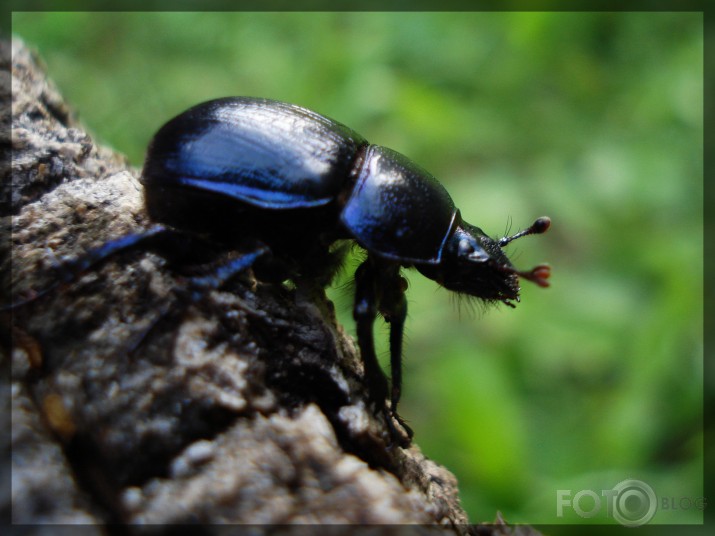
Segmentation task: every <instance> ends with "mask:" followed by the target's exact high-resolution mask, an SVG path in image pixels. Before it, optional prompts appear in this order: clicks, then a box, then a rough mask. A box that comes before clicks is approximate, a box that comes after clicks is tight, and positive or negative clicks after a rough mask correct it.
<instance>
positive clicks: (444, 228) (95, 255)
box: [68, 97, 550, 444]
mask: <svg viewBox="0 0 715 536" xmlns="http://www.w3.org/2000/svg"><path fill="white" fill-rule="evenodd" d="M141 181H142V184H143V187H144V199H145V207H146V210H147V212H148V215H149V217H150V219H151V220H153V221H154V222H156V225H154V226H153V227H151V228H150V229H148V230H147V231H144V232H140V233H137V234H135V235H129V236H126V237H122V238H119V239H117V240H113V241H110V242H108V243H107V244H105V245H104V246H102V247H100V248H98V249H97V250H94V251H93V252H90V253H89V254H88V255H87V256H86V257H84V258H83V259H82V260H81V261H79V262H78V263H76V265H75V266H74V268H73V270H72V271H73V272H75V273H76V272H79V271H81V270H84V269H86V268H88V267H89V266H90V265H92V264H94V263H96V262H99V261H101V260H103V259H105V258H107V257H109V256H110V255H113V254H114V253H116V252H118V251H122V250H125V249H129V248H133V247H137V246H139V245H141V244H145V243H148V242H150V241H155V240H157V239H160V238H162V237H164V236H168V235H172V234H173V235H175V234H176V233H181V234H185V235H187V236H191V237H195V238H199V239H208V240H210V241H211V242H213V243H218V244H220V245H221V248H222V249H225V250H238V251H241V252H244V253H243V254H241V255H238V256H237V257H235V258H233V259H232V260H231V261H230V262H228V263H227V264H225V265H223V266H222V267H221V268H220V269H219V270H218V271H217V272H216V273H214V274H213V275H211V276H209V277H205V278H202V279H201V282H202V284H203V286H208V287H212V288H216V287H219V286H220V285H222V284H223V283H224V282H225V281H226V280H227V279H229V278H230V277H232V276H233V275H235V274H237V273H239V272H241V271H244V270H246V269H247V268H249V267H250V266H253V267H254V269H255V271H256V274H257V277H259V278H260V279H266V280H267V281H276V282H279V281H283V280H286V279H293V280H299V279H301V278H307V279H315V280H317V281H319V282H320V284H321V285H326V284H328V283H329V282H330V280H331V278H332V276H333V275H334V273H335V271H336V266H339V264H340V261H341V260H342V257H343V255H344V253H343V250H342V249H340V248H336V247H335V244H337V243H340V242H341V241H345V240H347V241H354V242H355V243H357V244H358V245H359V246H360V247H361V248H362V249H364V250H365V251H366V253H367V255H366V258H365V260H364V261H363V262H362V264H360V266H359V267H358V269H357V270H356V272H355V301H354V309H353V316H354V318H355V321H356V329H357V340H358V346H359V349H360V353H361V357H362V360H363V363H364V371H365V372H364V373H365V379H366V382H367V385H368V388H369V393H370V400H371V402H372V404H373V405H374V408H375V410H376V411H377V412H381V413H383V414H384V416H385V420H386V422H387V425H388V429H389V431H390V433H391V434H392V435H393V437H399V436H400V434H398V432H397V430H396V428H395V426H394V424H393V422H392V418H395V420H396V421H397V422H398V423H399V424H400V425H401V426H402V427H403V429H404V431H405V432H406V433H407V436H408V437H409V438H411V437H412V431H411V430H410V428H409V427H408V426H407V425H406V424H405V422H404V421H403V420H402V419H401V418H400V417H399V415H398V414H397V406H398V402H399V400H400V395H401V388H402V373H401V371H402V339H403V329H404V324H405V318H406V315H407V304H406V299H405V290H406V287H407V283H406V280H405V279H404V278H403V276H402V274H401V270H402V268H412V267H413V268H416V269H417V271H419V272H420V273H421V274H423V275H424V276H426V277H428V278H430V279H432V280H434V281H436V282H437V283H439V284H440V285H442V286H443V287H445V288H447V289H449V290H452V291H455V292H458V293H463V294H467V295H469V296H473V297H476V298H479V299H481V300H484V301H486V302H502V303H505V304H507V305H509V306H512V307H513V306H514V302H518V301H519V291H520V288H519V277H522V278H525V279H527V280H530V281H532V282H535V283H536V284H538V285H540V286H542V287H546V286H548V278H549V275H550V268H549V266H548V265H545V264H540V265H538V266H536V267H535V268H533V269H532V270H529V271H520V270H517V269H516V268H514V266H513V265H512V264H511V262H510V261H509V259H508V257H507V256H506V254H505V253H504V251H503V248H504V247H505V246H506V245H507V244H509V243H510V242H511V241H513V240H515V239H516V238H519V237H521V236H525V235H528V234H538V233H543V232H545V231H546V230H547V229H548V228H549V225H550V220H549V219H548V218H545V217H542V218H539V219H537V220H536V221H535V222H534V224H532V225H531V226H530V227H529V228H527V229H525V230H523V231H521V232H519V233H517V234H515V235H513V236H509V237H504V238H501V239H492V238H490V237H489V236H487V235H486V234H485V233H484V232H483V231H482V230H481V229H480V228H479V227H476V226H474V225H471V224H469V223H467V222H466V221H464V220H463V219H462V217H461V214H460V211H459V210H458V209H457V208H456V207H455V204H454V202H453V201H452V198H451V197H450V195H449V194H448V193H447V190H446V189H445V188H444V187H443V186H442V185H441V184H440V183H439V182H438V181H437V180H436V179H435V178H434V177H433V176H432V175H431V174H429V173H428V172H427V171H425V170H424V169H423V168H421V167H420V166H418V165H417V164H415V163H414V162H412V161H411V160H410V159H408V158H407V157H406V156H404V155H402V154H400V153H398V152H396V151H393V150H392V149H388V148H386V147H382V146H379V145H372V144H369V143H368V142H367V141H366V139H365V138H363V137H362V136H361V135H360V134H358V133H357V132H355V131H354V130H352V129H350V128H348V127H347V126H345V125H343V124H342V123H339V122H337V121H335V120H333V119H330V118H328V117H325V116H323V115H320V114H318V113H316V112H314V111H311V110H308V109H306V108H303V107H300V106H296V105H294V104H288V103H283V102H278V101H275V100H268V99H263V98H252V97H228V98H222V99H217V100H211V101H208V102H204V103H202V104H198V105H196V106H194V107H192V108H190V109H188V110H187V111H185V112H183V113H181V114H179V115H178V116H176V117H175V118H173V119H171V120H170V121H169V122H167V123H166V124H165V125H164V126H162V127H161V128H160V129H159V131H158V132H157V133H156V134H155V136H154V137H153V139H152V141H151V142H150V144H149V148H148V152H147V157H146V160H145V163H144V167H143V170H142V175H141ZM68 278H69V276H68ZM378 313H379V314H381V315H382V316H383V318H384V319H385V321H387V322H388V323H389V324H390V337H389V342H390V344H389V349H390V367H391V376H392V379H391V388H389V387H388V381H387V378H386V376H385V375H384V374H383V372H382V370H381V368H380V366H379V364H378V361H377V358H376V355H375V348H374V340H373V324H374V321H375V319H376V317H377V315H378ZM388 398H389V400H390V404H389V408H388V406H387V405H386V401H387V399H388ZM408 442H409V441H408ZM403 444H404V442H403Z"/></svg>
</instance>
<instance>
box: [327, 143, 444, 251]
mask: <svg viewBox="0 0 715 536" xmlns="http://www.w3.org/2000/svg"><path fill="white" fill-rule="evenodd" d="M455 213H456V209H455V207H454V202H453V201H452V198H451V197H450V196H449V194H448V193H447V190H445V188H444V186H442V185H441V184H440V183H439V182H438V181H437V179H435V178H434V177H433V176H432V175H430V174H429V173H428V172H427V171H425V170H424V169H422V168H421V167H420V166H418V165H417V164H415V163H414V162H412V161H411V160H410V159H409V158H407V157H406V156H404V155H402V154H400V153H398V152H396V151H393V150H392V149H388V148H387V147H380V146H379V145H371V146H370V147H369V148H368V150H367V154H366V155H365V159H364V160H363V163H362V168H361V170H360V172H359V176H358V180H357V183H356V184H355V188H354V189H353V192H352V195H351V196H350V198H349V200H348V202H347V204H346V205H345V208H344V209H343V212H342V215H341V219H342V222H343V224H344V225H345V226H346V227H347V228H348V229H349V230H350V232H351V233H352V235H353V236H354V237H355V238H356V239H357V241H358V242H359V243H360V244H361V245H362V246H363V247H365V248H366V249H368V250H369V251H372V252H375V253H378V254H380V255H382V256H384V257H388V258H394V259H395V260H398V261H400V262H402V263H410V262H417V263H435V262H438V261H439V259H440V256H441V253H442V246H443V244H444V241H445V239H446V238H447V235H448V234H449V231H450V228H451V226H452V221H453V220H454V215H455Z"/></svg>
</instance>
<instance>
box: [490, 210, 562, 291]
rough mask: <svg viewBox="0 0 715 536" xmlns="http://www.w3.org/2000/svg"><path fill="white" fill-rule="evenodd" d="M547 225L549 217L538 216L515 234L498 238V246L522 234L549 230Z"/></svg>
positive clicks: (549, 222) (504, 244) (548, 224)
mask: <svg viewBox="0 0 715 536" xmlns="http://www.w3.org/2000/svg"><path fill="white" fill-rule="evenodd" d="M549 227H551V218H549V217H548V216H542V217H541V218H538V219H537V220H536V221H535V222H534V223H532V224H531V226H530V227H529V228H527V229H524V230H523V231H519V232H518V233H516V234H515V235H512V236H505V237H504V238H502V239H501V240H499V247H500V248H503V247H504V246H506V245H507V244H508V243H509V242H513V241H514V240H516V239H517V238H521V237H522V236H527V235H531V234H541V233H545V232H546V231H548V230H549ZM527 279H528V278H527Z"/></svg>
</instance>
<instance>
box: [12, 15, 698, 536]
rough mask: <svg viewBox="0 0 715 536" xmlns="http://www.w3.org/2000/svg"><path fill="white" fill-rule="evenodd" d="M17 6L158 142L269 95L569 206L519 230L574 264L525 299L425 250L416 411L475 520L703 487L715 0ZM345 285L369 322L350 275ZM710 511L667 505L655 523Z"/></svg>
mask: <svg viewBox="0 0 715 536" xmlns="http://www.w3.org/2000/svg"><path fill="white" fill-rule="evenodd" d="M12 27H13V32H14V33H15V34H16V35H18V36H20V37H22V38H23V39H25V40H26V41H27V42H28V44H30V45H31V46H33V47H35V48H36V49H37V50H38V51H39V52H40V55H41V56H42V58H43V59H44V61H45V62H46V64H47V66H48V70H49V73H50V75H51V76H52V77H53V78H54V80H55V81H56V82H57V84H58V85H59V87H60V89H61V90H62V92H63V93H64V94H65V96H66V98H67V99H68V100H69V102H70V103H72V105H73V106H74V107H75V109H76V110H77V111H78V113H79V116H80V118H81V120H82V121H83V122H84V123H85V124H86V125H87V126H88V128H89V130H90V131H91V132H92V133H93V134H94V135H95V136H96V138H97V139H98V140H99V141H101V142H103V143H106V144H109V145H111V146H113V147H114V148H115V149H117V150H119V151H121V152H124V153H125V154H127V155H128V157H129V159H130V160H131V162H132V163H133V164H134V165H136V166H139V165H141V163H142V159H143V155H144V150H145V147H146V144H147V142H148V140H149V138H150V137H151V136H152V134H153V133H154V132H155V131H156V129H157V128H158V127H159V126H160V125H161V124H162V123H163V122H164V121H165V120H167V119H168V118H170V117H172V116H173V115H175V114H177V113H179V112H180V111H182V110H184V109H185V108H187V107H189V106H190V105H193V104H195V103H198V102H200V101H203V100H206V99H210V98H214V97H219V96H226V95H255V96H265V97H270V98H274V99H280V100H285V101H289V102H294V103H298V104H301V105H304V106H307V107H310V108H313V109H315V110H317V111H319V112H321V113H323V114H325V115H328V116H330V117H333V118H335V119H337V120H339V121H341V122H343V123H345V124H347V125H350V126H351V127H353V128H354V129H356V130H357V131H358V132H360V133H362V134H363V135H364V136H365V137H367V138H368V139H369V140H370V141H371V142H373V143H377V144H380V145H386V146H388V147H391V148H393V149H396V150H398V151H400V152H402V153H404V154H406V155H408V156H411V157H412V158H413V159H414V160H416V161H417V162H419V163H420V164H421V165H422V166H423V167H425V168H427V169H428V170H430V171H431V172H432V173H433V174H434V175H435V176H437V177H438V178H439V179H440V180H441V181H442V182H443V183H444V184H445V185H446V187H447V189H448V190H449V191H450V192H451V194H452V196H453V198H454V199H455V201H456V203H457V205H458V206H459V207H460V208H461V211H462V214H463V216H464V217H465V219H467V220H468V221H469V222H471V223H474V224H476V225H478V226H480V227H482V228H483V229H484V230H485V231H486V232H487V233H489V234H491V235H497V236H501V235H503V234H504V233H505V232H506V229H507V228H508V227H509V226H510V225H511V229H512V231H514V230H517V229H518V228H522V227H525V226H527V225H529V224H530V223H531V222H532V221H533V220H534V219H535V218H536V217H538V216H541V215H549V216H551V218H552V220H553V227H552V230H551V231H550V232H549V233H547V234H546V235H543V236H538V237H531V238H525V239H523V240H520V241H518V242H516V243H515V244H514V245H513V246H510V247H509V252H510V256H511V257H512V260H515V263H516V264H517V265H518V266H520V267H523V268H530V267H531V266H533V265H535V264H537V263H539V262H543V261H548V262H549V263H550V264H551V265H552V267H553V276H552V287H551V288H550V289H548V290H542V289H539V288H537V287H535V286H533V285H530V284H529V283H525V284H524V288H523V295H522V303H521V304H519V306H518V307H517V308H516V309H515V310H511V309H509V308H507V307H503V306H502V307H496V308H491V309H489V310H488V311H486V310H483V309H482V308H480V307H476V308H472V309H470V308H469V307H468V306H466V305H467V304H462V306H461V307H460V306H459V304H458V303H457V302H458V300H455V299H454V297H453V296H451V295H450V293H448V292H447V291H444V290H438V289H437V285H436V284H435V283H433V282H431V281H429V280H426V279H424V278H422V277H421V276H420V275H419V274H417V273H416V272H414V273H411V274H409V275H410V283H411V289H410V291H409V306H410V317H409V319H408V326H407V334H406V337H407V339H406V341H407V343H406V348H405V379H404V383H405V389H404V399H403V402H402V405H401V414H402V415H403V416H404V417H405V418H407V419H408V420H409V421H410V423H411V425H412V427H413V428H414V430H415V433H416V435H415V439H416V442H417V443H418V444H419V446H420V447H421V448H422V449H423V451H424V452H425V453H426V454H427V455H428V456H429V457H431V458H433V459H434V460H436V461H438V462H439V463H442V464H444V465H446V466H447V467H448V468H450V469H451V470H452V471H453V472H454V473H455V474H456V475H457V477H458V478H459V481H460V486H461V492H462V501H463V503H464V506H465V507H466V509H467V510H468V512H469V514H470V518H471V521H473V522H479V521H490V520H492V519H494V516H495V513H496V511H497V510H500V511H501V512H502V513H503V514H504V516H505V518H506V519H507V520H508V521H510V522H529V523H560V522H569V523H582V522H586V521H588V522H597V523H613V520H612V519H610V518H608V517H607V515H606V511H605V507H604V508H602V509H601V511H600V512H599V514H598V515H597V516H596V517H594V518H592V519H588V520H586V519H581V518H580V517H579V516H578V515H576V514H575V513H574V511H573V509H571V508H568V507H567V508H565V510H564V517H563V518H559V517H557V515H556V493H557V490H564V489H565V490H572V496H573V495H574V494H575V493H576V492H578V491H579V490H583V489H590V490H595V491H596V493H597V494H600V493H601V490H604V489H605V490H607V489H611V488H613V486H614V485H616V484H617V483H618V482H620V481H622V480H624V479H627V478H637V479H640V480H643V481H644V482H646V483H648V484H649V485H650V486H652V487H653V488H654V489H655V491H656V493H657V494H658V497H659V501H660V498H661V497H673V498H675V499H676V500H679V499H680V498H681V497H689V498H696V497H700V496H702V495H703V426H702V418H703V414H702V413H703V346H702V339H703V329H702V326H703V323H702V318H703V317H702V312H703V281H702V277H703V273H702V265H703V255H702V252H703V234H702V221H703V220H702V218H703V214H702V208H703V197H702V195H703V194H702V189H703V72H702V64H703V18H702V15H701V14H698V13H448V14H437V13H336V14H331V13H170V14H164V13H141V14H139V13H137V14H118V13H64V14H60V13H53V14H44V13H15V14H13V19H12ZM331 296H332V297H333V298H334V299H335V301H336V302H337V304H338V308H339V310H340V314H341V319H342V320H343V321H344V323H345V324H348V325H351V324H352V320H351V318H350V296H349V293H347V292H346V290H345V288H344V287H343V288H342V289H341V285H340V284H338V285H337V286H336V289H334V290H332V291H331ZM350 329H352V326H351V327H350ZM377 335H378V339H379V340H380V352H381V354H382V356H383V357H386V353H387V347H386V345H385V344H384V343H385V342H386V341H385V339H386V335H387V332H386V330H384V329H383V328H382V327H380V328H378V333H377ZM711 499H712V497H711ZM580 506H581V507H582V508H583V509H586V510H588V509H590V508H591V507H592V506H593V502H591V503H589V502H588V499H585V500H584V501H583V503H582V504H581V505H580ZM700 520H702V512H701V511H698V510H697V509H694V508H689V509H685V510H683V509H679V510H673V509H668V510H664V509H662V508H661V509H660V510H659V511H658V513H657V514H656V517H655V519H654V520H653V523H666V522H668V523H696V522H699V521H700ZM552 533H554V531H552Z"/></svg>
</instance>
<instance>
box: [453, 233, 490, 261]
mask: <svg viewBox="0 0 715 536" xmlns="http://www.w3.org/2000/svg"><path fill="white" fill-rule="evenodd" d="M458 248H459V256H460V257H462V258H466V259H467V260H468V261H471V262H486V261H487V260H488V259H489V254H488V253H487V252H486V251H484V250H483V249H482V248H481V247H480V246H479V245H477V244H475V243H474V240H470V239H469V238H462V239H461V240H460V241H459V246H458Z"/></svg>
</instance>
